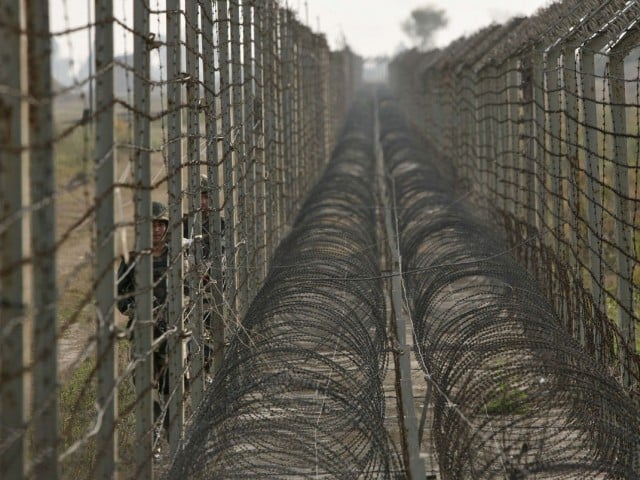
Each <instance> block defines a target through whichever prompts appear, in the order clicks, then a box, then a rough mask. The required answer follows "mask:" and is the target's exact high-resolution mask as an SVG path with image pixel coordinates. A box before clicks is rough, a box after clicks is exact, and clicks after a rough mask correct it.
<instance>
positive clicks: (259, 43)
mask: <svg viewBox="0 0 640 480" xmlns="http://www.w3.org/2000/svg"><path fill="white" fill-rule="evenodd" d="M265 18H266V16H265V10H264V4H262V3H260V4H259V5H256V6H255V7H254V31H255V40H254V47H253V48H254V58H255V69H254V75H255V101H254V108H253V112H254V115H255V119H254V121H255V128H256V139H255V141H256V187H255V192H256V193H255V195H256V198H255V199H256V207H255V211H256V222H255V224H256V225H255V226H256V240H255V242H256V259H255V268H256V271H255V275H256V276H257V278H258V279H259V282H257V284H256V289H257V288H259V286H260V285H262V281H263V279H264V277H265V275H266V271H267V270H266V269H267V265H266V262H267V253H266V252H267V246H266V233H265V221H266V215H267V213H266V201H265V198H266V197H265V195H266V193H265V182H266V172H267V170H266V158H265V153H266V150H267V140H266V136H265V121H264V118H265V116H266V114H267V112H266V99H265V95H266V93H265V92H266V90H268V87H267V88H266V89H265V81H266V78H267V77H266V75H265V58H266V55H265V53H264V45H265V37H266V31H265V28H266V24H265ZM263 108H264V109H263Z"/></svg>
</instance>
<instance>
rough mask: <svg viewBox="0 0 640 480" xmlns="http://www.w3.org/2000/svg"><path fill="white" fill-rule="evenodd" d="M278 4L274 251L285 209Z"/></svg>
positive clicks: (276, 9) (277, 16)
mask: <svg viewBox="0 0 640 480" xmlns="http://www.w3.org/2000/svg"><path fill="white" fill-rule="evenodd" d="M278 5H279V4H278V3H277V2H276V3H275V4H274V14H273V15H274V29H273V34H274V51H275V55H274V59H275V61H274V64H273V67H274V76H275V81H274V85H275V96H274V98H275V118H274V123H275V139H276V143H275V151H276V156H275V159H274V160H275V161H274V163H273V165H274V180H275V189H274V190H273V191H272V193H273V194H274V197H273V199H272V201H273V205H275V206H276V214H275V218H276V220H275V232H274V233H275V236H274V243H273V245H272V249H273V250H272V251H275V249H276V247H277V246H278V244H279V243H280V239H281V238H282V228H283V227H284V223H285V220H284V218H285V210H284V195H285V192H284V182H285V178H284V123H283V102H282V100H283V94H284V91H283V87H284V81H283V62H282V60H283V57H282V56H283V40H284V38H283V29H284V25H283V24H284V22H283V15H282V9H281V8H280V7H279V6H278Z"/></svg>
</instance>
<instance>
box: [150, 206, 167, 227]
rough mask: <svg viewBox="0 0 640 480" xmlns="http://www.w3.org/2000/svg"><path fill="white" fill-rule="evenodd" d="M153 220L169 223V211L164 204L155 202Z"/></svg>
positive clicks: (152, 208) (152, 211)
mask: <svg viewBox="0 0 640 480" xmlns="http://www.w3.org/2000/svg"><path fill="white" fill-rule="evenodd" d="M151 219H152V220H154V221H158V220H160V221H164V222H167V223H169V211H168V210H167V207H166V206H165V205H164V203H160V202H153V203H152V204H151Z"/></svg>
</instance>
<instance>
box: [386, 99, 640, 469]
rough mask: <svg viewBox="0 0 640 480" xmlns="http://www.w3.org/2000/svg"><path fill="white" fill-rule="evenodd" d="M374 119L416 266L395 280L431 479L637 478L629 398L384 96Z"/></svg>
mask: <svg viewBox="0 0 640 480" xmlns="http://www.w3.org/2000/svg"><path fill="white" fill-rule="evenodd" d="M380 119H381V142H382V146H383V150H384V154H385V161H386V168H387V169H388V172H389V175H390V180H389V181H390V183H391V185H390V189H391V191H393V192H394V193H395V202H396V204H397V205H398V207H399V208H398V209H397V219H398V229H399V239H400V252H401V254H402V259H403V270H406V271H415V270H418V269H421V270H422V274H413V275H405V276H404V285H405V288H406V296H407V300H408V305H409V307H410V310H411V318H412V321H413V328H414V335H415V346H416V347H415V348H416V355H417V357H418V360H419V361H420V363H421V365H422V367H423V369H424V371H425V373H426V375H427V377H428V381H429V382H432V383H433V384H434V385H435V386H436V388H435V391H436V392H437V393H436V394H435V395H434V398H433V404H434V420H433V422H434V423H433V435H434V438H435V442H436V448H437V452H438V460H439V466H440V469H441V474H442V475H443V478H449V477H451V478H496V477H501V478H502V477H504V478H528V477H538V476H540V475H542V476H544V477H545V478H548V477H552V478H577V477H580V478H602V477H603V476H604V478H633V477H635V476H637V475H638V471H637V468H638V465H637V463H636V462H637V457H636V456H637V448H638V444H637V439H638V438H640V437H639V433H640V424H638V421H637V418H638V415H637V406H636V404H635V403H634V402H633V401H632V400H631V399H630V398H629V396H628V395H627V393H626V392H625V391H624V390H623V389H622V388H621V386H620V385H619V384H618V383H617V382H616V381H615V380H614V378H612V377H611V376H610V372H608V371H607V370H606V369H604V368H603V367H602V366H601V365H599V363H598V362H597V361H595V359H593V358H592V357H590V356H589V355H588V354H587V352H586V351H585V350H584V349H583V348H581V346H580V345H579V344H578V343H577V342H576V341H575V340H573V339H572V338H571V336H570V334H569V333H568V332H567V331H566V330H565V328H564V327H563V325H562V323H561V321H560V320H559V318H558V316H557V315H556V313H555V312H554V309H553V306H552V304H551V303H550V302H549V300H548V299H547V298H546V297H545V295H544V294H543V292H542V290H540V289H539V288H538V287H537V285H536V280H535V279H534V277H533V276H532V275H531V274H529V273H528V272H527V271H526V270H525V269H524V268H523V267H522V266H521V265H519V264H518V262H517V261H516V260H515V258H514V257H513V256H512V255H511V253H510V251H509V248H508V245H507V244H506V242H505V241H504V240H503V239H502V237H501V236H500V234H499V233H498V230H497V229H496V228H495V227H494V226H493V225H492V222H491V220H490V219H486V218H482V217H479V216H478V215H477V214H476V213H473V211H472V209H473V206H472V205H470V204H469V203H468V202H466V201H465V202H461V201H456V200H455V193H454V191H455V188H454V185H455V178H454V177H451V176H448V175H447V174H443V172H442V171H441V167H440V165H441V164H442V163H443V162H444V159H443V157H442V155H441V154H439V152H438V151H437V149H435V148H434V147H433V146H430V145H429V144H428V143H427V144H422V143H421V142H420V141H419V140H417V139H416V138H415V137H414V136H413V135H412V133H411V132H410V129H409V128H408V126H407V124H406V121H405V119H404V117H403V115H402V114H401V113H400V111H399V109H398V107H397V105H395V103H394V102H393V101H391V100H390V99H389V98H386V99H385V98H384V97H383V100H382V101H381V105H380ZM391 187H392V188H391ZM432 266H436V267H435V268H431V267H432Z"/></svg>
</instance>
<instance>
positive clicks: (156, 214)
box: [118, 202, 169, 453]
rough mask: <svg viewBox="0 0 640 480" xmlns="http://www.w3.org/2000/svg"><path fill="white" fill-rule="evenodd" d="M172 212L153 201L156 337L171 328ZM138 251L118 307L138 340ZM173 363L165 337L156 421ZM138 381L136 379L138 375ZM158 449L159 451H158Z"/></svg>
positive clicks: (159, 354) (156, 355)
mask: <svg viewBox="0 0 640 480" xmlns="http://www.w3.org/2000/svg"><path fill="white" fill-rule="evenodd" d="M168 228H169V214H168V211H167V207H166V206H165V205H163V204H162V203H160V202H153V203H152V247H151V255H152V257H153V338H154V340H155V339H157V338H159V337H160V336H162V335H163V334H164V333H165V332H166V331H167V324H168V322H167V268H168V266H169V247H168V244H167V230H168ZM137 255H139V254H136V252H131V253H130V255H129V262H128V263H126V262H125V261H124V259H123V260H122V262H121V263H120V267H119V268H118V296H119V300H118V310H120V312H121V313H123V314H124V315H126V316H127V317H129V321H128V322H127V330H129V331H131V334H130V339H131V341H132V342H135V338H134V335H133V328H132V327H133V321H134V318H135V315H134V314H135V296H134V295H135V292H136V286H135V265H136V262H137ZM168 367H169V365H168V358H167V341H166V340H163V341H162V342H161V343H160V344H159V345H158V347H157V348H156V349H155V350H154V352H153V389H154V392H153V393H154V401H153V410H154V417H155V420H156V422H157V421H158V419H159V418H160V416H161V415H162V411H163V405H166V404H167V401H168V397H169V368H168ZM134 381H135V379H134ZM163 427H164V429H165V431H166V432H167V434H168V432H169V414H168V413H165V415H164V420H163ZM156 453H158V451H156Z"/></svg>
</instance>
